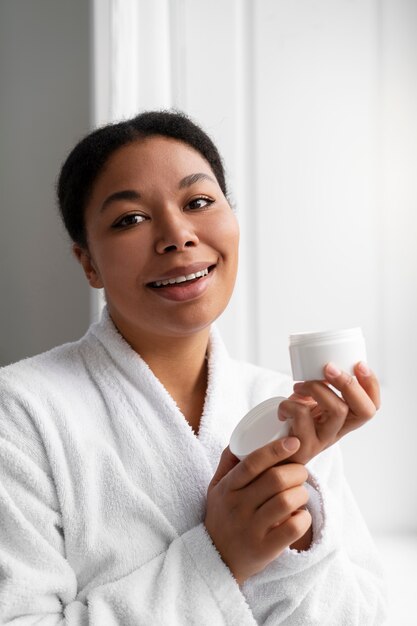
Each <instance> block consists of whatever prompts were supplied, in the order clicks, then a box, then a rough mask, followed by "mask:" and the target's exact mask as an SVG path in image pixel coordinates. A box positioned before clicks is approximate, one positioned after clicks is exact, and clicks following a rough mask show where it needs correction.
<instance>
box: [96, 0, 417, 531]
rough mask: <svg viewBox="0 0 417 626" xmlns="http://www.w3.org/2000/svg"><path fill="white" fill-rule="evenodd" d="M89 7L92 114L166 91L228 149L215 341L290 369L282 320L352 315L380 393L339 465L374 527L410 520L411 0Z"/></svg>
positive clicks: (147, 104)
mask: <svg viewBox="0 0 417 626" xmlns="http://www.w3.org/2000/svg"><path fill="white" fill-rule="evenodd" d="M94 6H95V14H96V16H98V17H99V19H103V15H104V14H106V15H107V17H106V19H105V20H104V21H105V23H106V28H105V29H104V31H102V33H101V36H100V30H99V31H98V33H97V32H96V35H97V37H96V69H97V70H99V71H100V72H101V80H100V81H99V82H98V87H100V85H104V84H106V80H107V81H109V82H108V83H107V92H103V91H102V92H101V98H100V99H99V101H98V102H96V115H97V119H98V120H99V121H100V122H101V121H105V120H106V119H116V118H120V117H123V116H124V115H126V116H127V115H130V114H131V113H132V112H134V111H136V110H139V109H145V108H152V107H157V108H160V107H166V106H170V105H173V106H178V107H180V108H182V109H184V110H186V111H187V112H188V113H189V114H191V115H192V116H194V117H195V118H196V119H197V120H198V121H200V122H201V123H202V125H203V126H204V127H205V128H206V130H208V132H209V133H210V134H211V135H212V136H213V138H214V139H215V141H216V142H217V143H218V145H219V147H220V149H221V152H222V153H223V155H224V157H225V161H226V165H227V169H228V174H229V180H230V183H231V187H232V191H233V195H234V199H235V200H236V204H237V210H238V215H239V218H240V221H241V226H242V231H243V238H242V252H241V257H242V259H241V268H240V275H239V281H238V287H237V290H236V293H235V296H234V298H233V301H232V303H231V306H230V308H229V311H228V312H227V313H226V314H225V315H224V316H223V318H222V320H221V321H220V324H221V327H222V330H223V333H224V335H225V339H226V342H227V343H228V346H229V349H230V351H231V352H232V354H234V355H235V356H237V357H242V358H249V359H251V360H252V361H255V362H258V363H260V364H261V365H264V366H267V367H272V368H275V369H280V370H286V371H289V359H288V353H287V337H288V334H289V333H290V332H291V331H297V330H308V329H325V328H337V327H345V326H356V325H360V326H362V327H363V329H364V332H365V335H366V338H367V344H368V351H369V362H370V364H371V365H372V366H373V367H374V369H375V370H376V371H377V372H378V374H379V375H380V377H381V381H382V384H383V399H384V407H383V409H382V410H381V411H380V413H379V416H378V418H376V419H375V420H373V422H372V423H371V424H369V425H368V426H366V427H365V428H363V429H361V430H360V431H358V432H357V433H354V434H353V435H351V436H350V437H349V438H347V439H346V442H345V443H344V444H343V447H344V451H345V459H346V470H347V475H348V479H349V481H350V483H351V485H352V487H353V489H354V492H355V494H356V497H357V499H358V501H359V504H360V506H361V508H362V510H363V512H364V515H365V518H366V519H367V521H368V523H369V525H370V526H371V528H372V529H373V530H396V531H402V530H413V529H414V530H416V529H417V521H416V520H417V497H416V491H415V489H414V488H413V486H412V482H411V480H412V475H413V472H412V470H413V467H412V464H413V452H414V450H413V445H414V444H413V441H414V440H415V438H416V435H417V426H416V420H415V413H416V411H415V409H414V404H413V399H412V394H411V393H410V389H412V388H413V369H414V368H413V363H414V354H415V353H416V348H417V342H416V331H415V327H414V319H415V318H416V313H417V302H416V273H417V246H415V243H414V240H415V227H416V223H417V222H416V217H415V209H416V201H417V193H416V189H415V183H414V179H415V171H416V168H415V165H416V146H417V142H416V139H417V137H416V134H417V133H416V117H415V111H416V110H417V107H416V104H417V102H416V72H417V50H416V37H415V33H416V26H417V20H416V11H417V7H416V4H415V2H414V1H413V0H362V1H361V2H347V1H346V0H321V1H319V0H315V1H314V2H312V1H311V0H297V1H294V0H280V1H277V0H229V1H228V2H224V1H223V0H211V1H210V2H207V1H206V0H171V1H169V2H168V0H158V1H157V2H153V3H150V2H149V1H147V0H125V2H121V1H120V0H106V2H98V0H96V1H95V2H94ZM104 6H106V7H107V9H104V8H103V7H104ZM106 11H107V13H106ZM100 16H101V17H100ZM127 16H128V18H129V19H127ZM106 20H107V21H106ZM96 23H98V22H96ZM109 24H110V27H109ZM126 24H128V33H129V36H128V37H127V36H122V37H118V33H123V32H126ZM158 24H159V25H160V30H159V31H158ZM106 29H107V31H106ZM105 31H106V32H111V33H112V37H111V38H110V39H109V37H103V32H105ZM158 32H159V36H155V33H156V34H158ZM161 42H162V44H163V45H161ZM112 53H113V54H112ZM135 54H138V55H139V56H138V63H137V64H136V65H135V66H134V67H135V78H134V80H133V83H132V84H130V86H129V89H128V91H127V92H126V94H125V98H124V97H123V96H124V93H125V92H124V90H125V87H124V85H125V84H126V81H125V80H122V79H121V74H120V73H119V72H118V68H119V70H120V71H121V72H122V71H123V72H124V74H123V77H124V78H125V76H126V74H125V72H126V67H132V55H135ZM106 55H107V56H106ZM105 58H113V62H112V70H111V72H110V73H109V72H108V71H107V72H106V71H105V67H104V66H103V59H105ZM103 67H104V73H103ZM96 75H97V73H96ZM103 77H104V78H103ZM106 77H107V78H106ZM103 80H104V82H103ZM109 84H110V85H111V86H112V88H113V90H115V91H116V93H114V91H112V89H109ZM106 93H107V96H106ZM413 174H414V176H413Z"/></svg>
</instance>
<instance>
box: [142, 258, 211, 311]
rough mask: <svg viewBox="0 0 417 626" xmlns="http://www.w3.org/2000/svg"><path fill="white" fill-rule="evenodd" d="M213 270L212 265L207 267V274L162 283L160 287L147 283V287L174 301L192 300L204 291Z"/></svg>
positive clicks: (209, 281)
mask: <svg viewBox="0 0 417 626" xmlns="http://www.w3.org/2000/svg"><path fill="white" fill-rule="evenodd" d="M214 272H215V266H214V265H212V266H211V267H210V268H209V272H208V274H206V275H205V276H202V277H201V278H194V279H192V280H187V281H186V282H180V283H174V284H172V285H162V286H160V287H154V286H151V285H149V288H150V289H152V292H153V293H155V294H156V295H158V296H161V297H162V298H165V299H166V300H174V301H176V302H184V301H186V300H193V299H194V298H197V297H198V296H200V295H201V294H203V293H204V292H205V290H206V289H207V288H208V286H209V285H210V283H211V281H212V279H213V274H214Z"/></svg>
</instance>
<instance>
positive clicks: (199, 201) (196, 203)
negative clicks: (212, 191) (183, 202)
mask: <svg viewBox="0 0 417 626" xmlns="http://www.w3.org/2000/svg"><path fill="white" fill-rule="evenodd" d="M213 202H214V200H211V199H210V198H204V197H200V198H194V199H193V200H191V201H190V202H189V203H188V204H187V207H188V208H189V209H204V208H205V207H208V206H210V204H213Z"/></svg>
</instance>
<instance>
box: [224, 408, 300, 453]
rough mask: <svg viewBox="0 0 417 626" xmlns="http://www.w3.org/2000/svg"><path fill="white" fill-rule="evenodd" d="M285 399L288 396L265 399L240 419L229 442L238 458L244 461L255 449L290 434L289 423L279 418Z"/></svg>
mask: <svg viewBox="0 0 417 626" xmlns="http://www.w3.org/2000/svg"><path fill="white" fill-rule="evenodd" d="M283 400H286V398H283V397H276V398H269V399H268V400H264V402H261V403H260V404H258V405H257V406H255V407H254V408H253V409H252V410H251V411H249V413H247V414H246V415H245V417H243V418H242V419H241V420H240V422H239V423H238V425H237V426H236V428H235V429H234V431H233V433H232V436H231V437H230V443H229V447H230V450H231V452H232V453H233V454H234V455H235V456H237V458H238V459H240V460H241V461H242V460H243V459H244V458H245V457H247V456H248V454H250V453H251V452H253V451H254V450H257V449H258V448H262V446H265V445H266V444H267V443H270V442H271V441H274V440H275V439H281V438H282V437H286V436H287V435H288V433H289V430H290V425H289V423H288V422H281V421H280V420H279V419H278V407H279V405H280V404H281V402H282V401H283Z"/></svg>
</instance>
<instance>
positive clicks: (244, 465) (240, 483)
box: [229, 437, 300, 489]
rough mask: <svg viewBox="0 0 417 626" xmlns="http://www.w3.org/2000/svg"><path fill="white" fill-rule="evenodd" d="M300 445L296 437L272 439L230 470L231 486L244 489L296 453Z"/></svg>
mask: <svg viewBox="0 0 417 626" xmlns="http://www.w3.org/2000/svg"><path fill="white" fill-rule="evenodd" d="M299 447H300V441H299V440H298V439H297V438H296V437H285V438H284V439H277V440H275V441H271V443H268V444H267V445H266V446H263V447H262V448H258V449H257V450H255V451H254V452H251V454H248V456H247V457H246V458H245V459H243V461H242V462H241V463H239V464H238V465H237V466H236V467H234V468H233V469H232V470H231V471H230V473H229V480H230V482H229V486H230V488H231V489H242V488H243V487H246V485H249V484H250V483H251V482H252V481H253V480H254V479H255V478H257V476H259V475H260V474H262V473H263V472H264V471H265V470H267V469H269V468H270V467H272V466H273V465H276V464H277V463H280V462H281V461H284V460H285V459H287V458H288V457H290V456H291V455H292V454H294V452H296V451H297V450H298V448H299Z"/></svg>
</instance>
